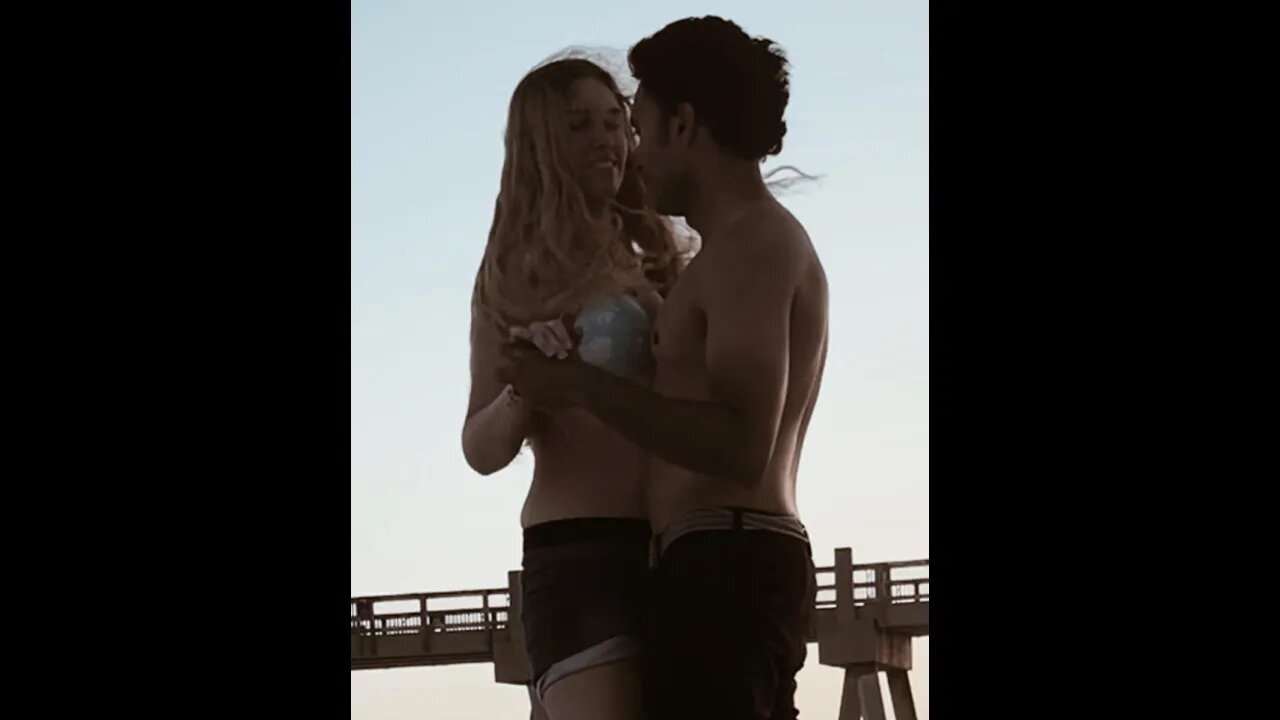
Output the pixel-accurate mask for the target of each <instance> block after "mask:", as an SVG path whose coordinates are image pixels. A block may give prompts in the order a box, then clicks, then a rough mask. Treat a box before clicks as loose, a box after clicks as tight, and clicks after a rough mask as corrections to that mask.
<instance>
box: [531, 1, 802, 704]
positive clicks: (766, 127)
mask: <svg viewBox="0 0 1280 720" xmlns="http://www.w3.org/2000/svg"><path fill="white" fill-rule="evenodd" d="M629 60H630V64H631V69H632V72H633V73H634V74H635V76H636V78H637V79H638V80H639V81H640V89H639V92H638V93H637V96H636V100H635V107H634V112H633V115H632V122H633V123H634V124H635V125H636V129H637V130H638V131H639V133H640V144H639V147H638V149H637V150H636V158H637V160H638V161H639V162H640V163H641V164H642V166H643V171H642V172H643V176H644V179H645V182H646V185H647V187H648V191H649V192H650V194H651V196H652V197H653V199H654V201H655V203H656V206H657V210H658V212H660V213H664V214H669V215H676V216H684V217H685V218H686V219H687V220H688V221H689V224H690V225H692V226H693V227H694V229H696V230H697V231H698V233H699V235H701V237H702V249H701V251H700V252H699V254H698V255H697V257H696V258H694V260H693V261H692V262H691V263H690V264H689V266H688V267H687V268H686V269H685V271H684V273H683V274H682V275H681V277H680V279H679V280H678V281H677V283H676V285H675V286H674V287H673V288H672V290H671V292H670V294H669V295H668V297H667V298H666V300H665V303H664V304H663V307H662V309H661V310H660V311H659V314H658V316H657V319H656V320H655V322H654V327H653V333H652V337H651V339H650V340H651V347H652V351H653V355H654V359H655V360H656V377H655V381H654V384H653V388H652V390H651V389H649V388H646V387H643V386H641V385H638V384H634V383H631V382H628V381H627V380H625V379H622V378H619V377H615V376H613V375H611V374H609V373H608V372H606V371H604V370H601V369H600V368H597V367H594V366H592V365H589V364H587V363H585V362H582V361H580V360H577V359H575V358H574V357H572V356H571V357H570V358H569V359H567V360H555V359H547V358H545V357H543V356H541V355H540V354H536V353H535V354H529V353H525V352H523V351H520V350H515V349H512V350H508V356H509V357H510V358H511V360H510V363H511V364H510V365H509V366H508V367H507V369H506V373H507V377H508V378H510V381H511V382H512V384H513V386H514V387H515V389H516V390H517V391H518V392H519V393H520V395H521V397H524V398H527V399H529V401H530V402H532V403H535V404H544V405H552V406H554V405H562V404H568V405H574V406H578V407H581V408H583V409H585V410H587V411H588V412H590V413H591V414H593V415H594V416H595V417H597V418H598V419H599V420H601V421H602V422H603V423H604V424H606V425H608V426H610V427H612V428H613V429H614V430H615V431H617V432H618V433H619V434H620V435H622V436H623V437H626V438H628V439H629V440H631V441H632V442H634V443H635V444H637V445H639V446H640V447H642V448H644V449H645V450H647V451H649V453H651V455H652V460H651V467H650V471H649V480H648V507H649V515H650V523H651V525H652V528H653V532H654V543H653V545H654V564H653V573H652V578H651V580H652V584H653V587H652V590H653V597H652V605H651V612H652V617H651V620H652V628H651V634H650V636H649V637H648V639H647V644H648V646H647V648H646V656H647V661H646V665H647V668H646V671H645V674H644V684H645V690H644V692H645V695H646V711H647V714H648V717H649V718H651V719H652V720H682V719H683V718H699V719H712V718H716V719H718V718H726V719H727V718H733V719H734V720H739V719H743V718H760V719H761V720H781V719H782V718H795V717H797V715H798V712H797V711H796V709H795V703H794V693H795V675H796V672H797V671H798V670H799V669H800V667H801V666H802V665H803V664H804V660H805V635H806V634H807V631H808V626H809V620H810V614H811V613H812V608H813V604H814V601H815V592H816V589H815V581H814V568H813V561H812V555H811V552H810V547H809V541H808V535H807V533H806V531H805V528H804V526H803V524H801V522H800V520H799V518H798V517H797V515H798V513H797V509H796V468H797V465H798V464H799V461H800V454H801V450H802V448H803V445H804V438H805V432H806V430H807V428H808V424H809V418H810V416H811V415H812V412H813V407H814V404H815V401H816V400H817V397H818V390H819V386H820V384H821V380H822V373H823V368H824V365H825V361H826V352H827V283H826V276H825V273H824V272H823V269H822V265H821V263H820V262H819V260H818V257H817V254H816V252H815V251H814V248H813V245H812V243H811V242H810V240H809V237H808V235H807V234H806V233H805V230H804V228H803V227H802V226H801V225H800V223H799V222H798V221H797V220H796V219H795V218H794V217H793V216H792V215H791V214H790V213H789V212H787V210H786V209H785V208H783V207H782V206H781V205H780V204H779V203H778V202H777V201H776V200H775V199H774V198H773V196H772V195H771V194H770V193H769V190H768V188H767V186H766V185H765V182H764V180H763V178H762V177H761V174H760V161H761V160H762V159H763V158H765V157H766V156H768V155H773V154H776V153H778V152H779V151H780V150H781V148H782V137H783V135H784V134H785V133H786V124H785V123H784V122H783V119H782V115H783V111H784V110H785V108H786V104H787V100H788V97H789V88H788V79H787V66H786V61H785V59H784V57H783V56H782V54H781V53H780V52H779V51H778V50H777V49H776V47H775V46H774V45H773V43H772V42H771V41H769V40H767V39H755V38H751V37H749V36H748V35H746V33H744V32H743V31H742V29H741V28H739V27H738V26H737V25H735V24H733V23H731V22H729V21H726V20H723V19H720V18H714V17H707V18H690V19H686V20H680V21H677V22H674V23H672V24H670V25H668V26H667V27H666V28H663V29H662V30H661V31H659V32H658V33H656V34H654V35H653V36H651V37H649V38H646V39H644V40H642V41H641V42H640V43H638V44H637V45H636V46H635V47H634V48H632V50H631V53H630V57H629Z"/></svg>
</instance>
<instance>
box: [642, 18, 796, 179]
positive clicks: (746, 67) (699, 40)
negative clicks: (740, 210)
mask: <svg viewBox="0 0 1280 720" xmlns="http://www.w3.org/2000/svg"><path fill="white" fill-rule="evenodd" d="M627 61H628V64H630V66H631V74H632V75H634V76H635V78H636V80H638V81H639V82H640V84H641V85H642V86H643V88H644V91H645V93H646V94H647V95H648V96H649V97H651V98H653V100H654V101H655V102H656V103H657V105H658V107H659V108H660V109H661V110H662V112H663V113H664V114H666V115H667V116H670V115H673V114H674V113H675V109H676V105H678V104H679V103H682V102H686V103H689V105H691V106H693V110H694V114H695V116H696V118H697V122H698V123H700V124H702V125H704V126H706V128H707V129H708V130H709V131H710V132H711V136H712V137H713V138H715V140H716V142H718V143H720V145H721V146H723V147H724V148H725V149H726V150H728V151H730V152H732V153H733V154H735V155H738V156H740V157H743V158H747V159H749V160H763V159H764V158H765V157H766V156H769V155H777V154H778V153H779V152H781V151H782V137H783V136H784V135H786V134H787V123H786V122H784V121H783V119H782V114H783V112H784V111H785V110H786V108H787V101H788V100H789V99H790V98H791V87H790V80H789V79H788V77H787V58H786V56H785V55H784V54H783V52H782V49H781V48H779V47H778V46H777V45H776V44H775V43H774V42H773V41H772V40H770V39H768V38H763V37H759V38H753V37H751V36H749V35H747V34H746V33H745V32H743V30H742V28H740V27H738V25H737V24H736V23H733V22H731V21H729V20H725V19H724V18H720V17H715V16H707V17H700V18H685V19H684V20H677V21H675V22H673V23H671V24H670V25H667V26H666V27H664V28H662V29H661V30H659V31H658V32H656V33H654V34H653V35H651V36H649V37H647V38H645V39H643V40H641V41H640V42H638V43H636V45H635V47H633V48H631V52H630V53H629V54H628V55H627Z"/></svg>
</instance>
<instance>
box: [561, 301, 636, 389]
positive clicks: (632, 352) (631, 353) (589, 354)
mask: <svg viewBox="0 0 1280 720" xmlns="http://www.w3.org/2000/svg"><path fill="white" fill-rule="evenodd" d="M574 327H576V328H578V330H579V331H580V332H581V333H582V337H581V339H580V340H579V343H578V356H579V357H580V358H582V360H583V362H586V363H590V364H591V365H595V366H596V367H598V368H602V369H604V370H607V371H609V372H610V373H613V374H614V375H618V376H620V377H631V376H634V375H639V374H642V373H644V372H646V371H647V370H648V369H649V368H650V367H651V363H652V358H651V356H650V353H649V331H650V323H649V314H648V313H646V312H645V311H644V308H643V307H641V305H640V302H639V301H638V300H636V299H635V298H634V297H632V296H631V295H627V294H616V295H605V296H602V297H598V298H595V299H593V300H590V301H588V302H587V303H585V304H584V305H583V306H582V309H581V310H579V311H578V318H577V321H576V322H575V323H574Z"/></svg>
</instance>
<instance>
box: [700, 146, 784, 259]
mask: <svg viewBox="0 0 1280 720" xmlns="http://www.w3.org/2000/svg"><path fill="white" fill-rule="evenodd" d="M694 186H695V187H696V188H697V190H696V192H695V193H694V194H693V197H692V198H691V202H690V203H689V211H688V212H687V213H686V214H685V220H687V221H688V223H689V225H690V226H691V227H692V228H693V229H694V230H697V231H698V235H699V236H700V237H701V238H702V243H703V245H705V244H706V243H707V241H708V239H711V241H712V242H715V240H714V237H715V236H716V235H717V234H718V233H719V232H720V231H721V230H723V229H724V228H725V227H726V226H727V225H729V224H730V223H732V222H733V221H734V220H735V219H737V218H738V216H739V215H740V214H741V213H742V212H743V211H744V210H745V209H747V208H748V207H749V206H752V205H755V204H757V203H760V202H762V201H770V200H772V199H773V195H772V194H771V193H770V192H769V188H768V187H767V186H766V185H765V182H764V178H763V177H762V176H761V175H760V165H759V164H758V163H755V162H752V161H750V160H741V159H738V158H728V159H724V160H721V161H719V162H717V163H715V164H714V165H713V166H711V167H709V168H707V169H706V170H705V171H704V172H703V173H701V177H699V178H697V181H696V182H695V183H694Z"/></svg>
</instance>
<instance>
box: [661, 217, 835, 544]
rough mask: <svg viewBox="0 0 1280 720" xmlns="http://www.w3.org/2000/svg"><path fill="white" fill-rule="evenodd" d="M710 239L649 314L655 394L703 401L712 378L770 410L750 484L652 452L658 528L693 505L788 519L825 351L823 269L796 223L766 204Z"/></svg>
mask: <svg viewBox="0 0 1280 720" xmlns="http://www.w3.org/2000/svg"><path fill="white" fill-rule="evenodd" d="M717 234H718V235H719V236H720V237H709V238H706V239H705V240H706V242H705V243H704V245H703V250H702V252H701V253H700V254H699V255H698V257H697V258H696V259H695V260H694V261H693V262H692V263H691V264H690V265H689V268H688V269H687V270H686V271H685V274H684V275H683V276H682V277H681V279H680V281H679V283H677V285H676V286H675V288H673V290H672V292H671V294H670V296H669V297H668V298H667V301H666V302H665V304H664V305H663V308H662V310H661V312H660V313H659V315H658V318H657V321H656V323H655V326H654V333H653V337H652V338H651V342H652V347H653V353H654V357H655V359H656V360H657V374H656V377H655V381H654V390H655V392H657V393H659V394H661V395H664V396H667V397H675V398H684V399H690V400H711V399H716V395H717V393H716V387H715V385H716V383H717V382H734V381H737V382H738V383H739V386H741V384H742V383H743V382H746V383H749V384H750V385H751V386H752V387H753V388H754V392H759V393H762V394H764V395H767V396H769V398H770V402H772V403H773V404H774V406H775V410H776V412H775V413H773V415H774V419H773V420H772V422H775V423H776V425H775V426H774V427H773V428H772V437H773V443H772V447H771V449H770V454H769V456H768V459H767V464H766V465H765V467H766V470H765V472H764V474H763V479H761V480H760V481H759V482H758V483H753V484H751V483H749V484H744V483H740V482H734V481H732V480H728V479H726V478H720V477H708V476H706V475H702V474H700V473H696V472H693V471H690V470H686V469H684V468H681V467H679V466H676V465H673V464H670V463H667V462H663V461H662V460H659V459H657V458H654V459H653V460H652V463H653V464H652V468H651V472H650V477H649V483H648V496H649V512H650V520H651V523H652V525H653V528H654V530H655V531H657V532H661V531H663V530H665V529H666V528H667V526H668V525H669V524H670V523H671V522H672V520H674V519H675V518H678V517H680V516H681V515H684V514H686V513H687V512H688V511H690V510H696V509H700V508H709V507H742V508H747V509H753V510H759V511H763V512H766V513H774V514H779V515H788V516H796V515H797V511H796V499H795V498H796V492H795V484H796V468H797V466H798V464H799V460H800V454H801V451H802V449H803V446H804V438H805V433H806V431H807V430H808V425H809V419H810V417H811V416H812V413H813V407H814V404H815V403H816V401H817V398H818V391H819V387H820V385H821V382H822V374H823V369H824V366H825V362H826V354H827V281H826V274H825V272H824V271H823V268H822V264H821V262H820V261H819V259H818V257H817V253H816V252H815V251H814V248H813V245H812V243H811V242H810V240H809V237H808V235H807V234H806V233H805V231H804V228H803V227H802V226H801V225H800V223H799V222H798V221H797V220H796V219H795V218H794V217H793V216H792V215H791V214H790V213H789V212H787V210H786V209H785V208H783V207H782V206H781V205H779V204H778V203H777V202H776V201H773V200H772V199H770V200H768V201H765V202H760V203H756V204H753V205H752V206H751V207H747V208H743V210H742V211H741V212H740V213H738V214H737V216H736V217H735V218H732V219H730V220H729V223H728V224H727V225H726V226H725V227H724V228H723V229H722V230H719V231H717ZM748 348H750V349H751V350H752V351H751V352H745V350H746V349H748ZM762 350H763V351H764V352H761V351H762Z"/></svg>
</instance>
